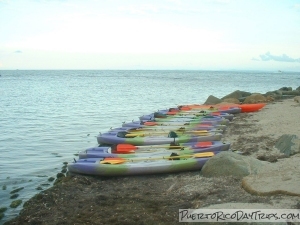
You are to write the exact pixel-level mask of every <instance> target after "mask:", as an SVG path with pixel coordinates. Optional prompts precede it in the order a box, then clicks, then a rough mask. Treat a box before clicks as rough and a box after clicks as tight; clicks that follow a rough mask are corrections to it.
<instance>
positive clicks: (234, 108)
mask: <svg viewBox="0 0 300 225" xmlns="http://www.w3.org/2000/svg"><path fill="white" fill-rule="evenodd" d="M178 109H179V110H181V111H192V110H204V111H208V112H209V111H210V112H222V113H230V114H238V113H241V108H240V107H239V105H238V104H228V105H225V104H220V105H197V104H193V105H181V106H178Z"/></svg>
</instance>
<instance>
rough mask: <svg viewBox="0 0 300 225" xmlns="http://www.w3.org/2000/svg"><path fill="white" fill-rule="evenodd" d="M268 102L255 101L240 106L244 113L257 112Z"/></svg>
mask: <svg viewBox="0 0 300 225" xmlns="http://www.w3.org/2000/svg"><path fill="white" fill-rule="evenodd" d="M265 105H266V103H254V104H241V105H238V107H240V108H241V110H242V113H243V112H256V111H258V110H260V109H262V108H263V107H265Z"/></svg>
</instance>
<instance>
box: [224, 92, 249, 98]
mask: <svg viewBox="0 0 300 225" xmlns="http://www.w3.org/2000/svg"><path fill="white" fill-rule="evenodd" d="M249 95H251V93H250V92H246V91H240V90H236V91H234V92H232V93H230V94H228V95H226V96H224V97H223V98H221V99H222V100H223V99H226V98H236V99H240V98H244V97H247V96H249Z"/></svg>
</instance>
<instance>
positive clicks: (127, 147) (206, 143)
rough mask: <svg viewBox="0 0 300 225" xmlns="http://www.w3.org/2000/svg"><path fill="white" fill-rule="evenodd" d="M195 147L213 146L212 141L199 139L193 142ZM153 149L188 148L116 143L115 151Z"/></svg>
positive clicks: (129, 151) (130, 151) (131, 151)
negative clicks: (199, 140)
mask: <svg viewBox="0 0 300 225" xmlns="http://www.w3.org/2000/svg"><path fill="white" fill-rule="evenodd" d="M195 146H196V147H198V148H207V147H211V146H213V143H212V142H211V141H201V142H197V143H196V144H195ZM143 148H147V149H153V148H169V149H170V150H172V149H182V150H183V149H184V148H189V147H188V146H182V145H150V146H149V145H148V146H135V145H131V144H118V145H117V149H116V150H117V151H116V152H117V153H134V151H135V150H138V149H143Z"/></svg>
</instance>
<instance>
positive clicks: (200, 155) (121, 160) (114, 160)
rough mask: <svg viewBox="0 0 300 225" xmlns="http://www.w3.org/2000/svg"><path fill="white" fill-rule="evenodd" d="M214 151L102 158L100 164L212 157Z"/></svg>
mask: <svg viewBox="0 0 300 225" xmlns="http://www.w3.org/2000/svg"><path fill="white" fill-rule="evenodd" d="M214 155H215V153H214V152H202V153H196V154H193V155H175V156H172V155H171V156H167V157H165V156H162V157H156V158H151V157H148V158H136V159H126V158H104V159H103V160H102V161H100V164H121V163H126V162H136V161H144V160H158V159H168V160H173V159H174V160H176V159H180V158H192V157H193V158H206V157H212V156H214Z"/></svg>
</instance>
